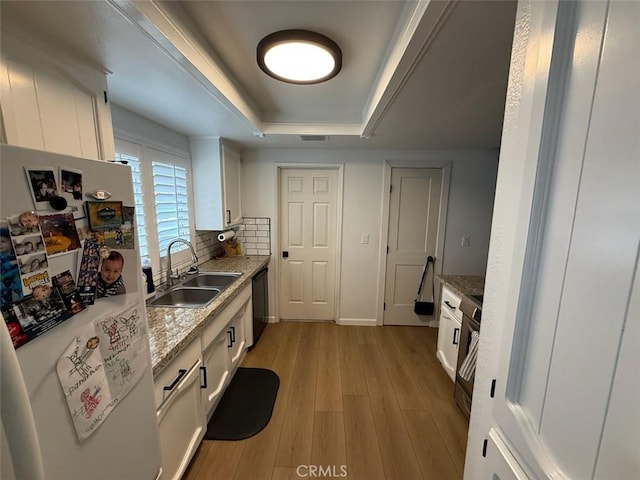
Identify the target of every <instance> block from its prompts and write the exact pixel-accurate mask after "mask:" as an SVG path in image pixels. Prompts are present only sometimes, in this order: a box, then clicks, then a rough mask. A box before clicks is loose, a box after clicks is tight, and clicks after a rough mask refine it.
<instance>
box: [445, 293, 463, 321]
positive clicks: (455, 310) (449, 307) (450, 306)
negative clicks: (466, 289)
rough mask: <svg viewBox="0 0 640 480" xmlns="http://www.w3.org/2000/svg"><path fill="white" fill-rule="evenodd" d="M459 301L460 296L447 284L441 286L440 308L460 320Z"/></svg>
mask: <svg viewBox="0 0 640 480" xmlns="http://www.w3.org/2000/svg"><path fill="white" fill-rule="evenodd" d="M460 301H461V299H460V296H458V295H457V294H456V293H454V292H453V291H452V290H451V289H449V288H448V287H447V286H444V287H443V288H442V303H441V308H442V310H446V311H448V312H449V313H451V314H452V315H453V316H454V317H456V318H457V319H459V320H462V312H460Z"/></svg>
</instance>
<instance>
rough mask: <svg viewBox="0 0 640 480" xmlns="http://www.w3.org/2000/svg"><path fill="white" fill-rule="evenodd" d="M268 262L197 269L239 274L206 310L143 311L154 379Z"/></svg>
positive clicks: (258, 258)
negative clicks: (145, 316)
mask: <svg viewBox="0 0 640 480" xmlns="http://www.w3.org/2000/svg"><path fill="white" fill-rule="evenodd" d="M269 260H271V257H270V256H267V255H255V256H254V255H252V256H243V257H223V258H219V259H215V260H209V261H208V262H205V263H203V264H202V265H200V271H201V272H237V273H242V276H241V277H239V278H238V279H237V280H236V281H235V282H233V283H232V284H231V285H230V286H229V287H228V288H227V289H226V290H224V291H223V292H222V293H220V295H218V296H217V297H216V299H215V300H214V301H213V302H212V303H211V305H209V306H208V307H207V308H161V307H147V319H148V322H149V343H150V344H151V364H152V368H153V376H154V377H156V376H157V375H158V374H159V373H160V372H161V371H162V369H163V368H164V367H166V366H167V365H168V364H169V362H170V361H171V360H172V359H173V358H174V357H175V356H176V355H178V353H180V351H181V350H182V349H183V348H184V347H186V346H187V345H189V343H190V342H191V340H193V339H194V338H195V337H197V336H198V335H199V334H200V331H201V330H202V329H203V328H204V326H205V325H206V324H207V323H208V319H212V318H213V317H215V315H217V314H218V313H219V312H220V311H222V309H223V308H224V307H225V306H226V305H227V304H228V303H229V302H231V300H233V299H234V298H235V297H236V295H237V294H238V293H240V292H241V291H242V289H243V288H244V287H245V286H246V285H247V284H249V283H251V278H252V277H253V275H254V274H255V273H256V272H257V271H258V270H260V269H261V268H262V267H264V266H265V265H267V264H268V263H269Z"/></svg>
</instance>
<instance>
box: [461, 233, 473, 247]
mask: <svg viewBox="0 0 640 480" xmlns="http://www.w3.org/2000/svg"><path fill="white" fill-rule="evenodd" d="M469 242H471V237H470V236H469V235H463V236H462V242H461V245H462V246H463V247H468V246H469Z"/></svg>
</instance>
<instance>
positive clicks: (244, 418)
mask: <svg viewBox="0 0 640 480" xmlns="http://www.w3.org/2000/svg"><path fill="white" fill-rule="evenodd" d="M279 386H280V379H279V378H278V375H277V374H276V373H275V372H273V371H271V370H267V369H265V368H244V367H239V368H238V370H237V371H236V374H235V375H234V376H233V379H232V380H231V383H230V384H229V386H228V387H227V390H226V391H225V392H224V395H223V396H222V399H221V400H220V403H219V404H218V406H217V407H216V410H215V412H213V416H212V417H211V420H209V424H208V425H207V433H205V435H204V438H205V440H242V439H244V438H249V437H251V436H253V435H255V434H256V433H258V432H260V431H261V430H262V429H263V428H264V427H266V426H267V424H268V423H269V420H270V419H271V413H272V412H273V405H274V404H275V403H276V396H277V394H278V387H279Z"/></svg>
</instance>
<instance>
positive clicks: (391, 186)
mask: <svg viewBox="0 0 640 480" xmlns="http://www.w3.org/2000/svg"><path fill="white" fill-rule="evenodd" d="M391 192H393V185H389V193H391Z"/></svg>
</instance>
